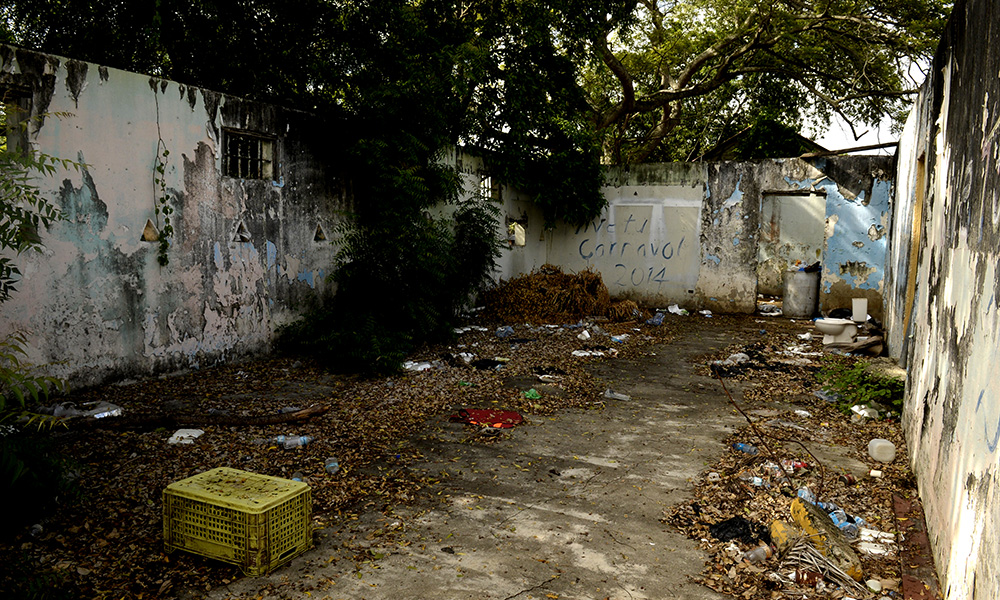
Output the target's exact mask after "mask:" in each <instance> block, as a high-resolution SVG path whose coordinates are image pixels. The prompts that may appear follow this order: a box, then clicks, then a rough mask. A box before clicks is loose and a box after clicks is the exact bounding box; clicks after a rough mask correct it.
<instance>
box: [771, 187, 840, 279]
mask: <svg viewBox="0 0 1000 600" xmlns="http://www.w3.org/2000/svg"><path fill="white" fill-rule="evenodd" d="M760 217H761V218H760V220H761V227H760V244H759V251H758V253H757V259H758V261H759V264H758V265H757V291H758V292H759V293H761V294H771V295H778V296H780V295H782V294H783V293H784V276H785V273H786V272H787V271H788V270H789V269H791V268H795V267H801V266H803V265H811V264H813V263H815V262H818V261H819V260H820V259H821V258H823V242H824V241H825V240H826V231H825V227H824V223H825V222H826V198H825V197H824V196H823V195H821V194H817V193H815V192H809V193H807V194H805V195H802V194H799V195H789V194H765V195H764V198H763V202H762V204H761V215H760Z"/></svg>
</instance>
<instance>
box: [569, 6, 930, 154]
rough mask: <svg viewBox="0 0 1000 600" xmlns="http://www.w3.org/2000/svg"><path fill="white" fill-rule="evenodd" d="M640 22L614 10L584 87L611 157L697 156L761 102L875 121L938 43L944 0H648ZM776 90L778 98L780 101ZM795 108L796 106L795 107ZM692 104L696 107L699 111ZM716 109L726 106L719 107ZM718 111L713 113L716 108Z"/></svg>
mask: <svg viewBox="0 0 1000 600" xmlns="http://www.w3.org/2000/svg"><path fill="white" fill-rule="evenodd" d="M634 6H635V13H633V15H634V16H635V21H634V22H628V21H627V20H622V21H618V20H616V19H615V18H614V17H612V18H609V19H606V20H605V23H604V28H603V32H602V34H601V35H599V36H597V38H596V39H595V42H594V48H595V58H596V59H595V60H593V61H591V63H590V64H589V69H588V72H587V75H586V76H587V80H586V83H585V87H586V89H587V90H588V92H589V100H590V104H591V107H592V109H593V111H594V112H593V118H594V125H595V127H596V128H597V130H598V131H600V132H602V136H603V140H604V147H605V151H606V153H607V156H608V158H609V160H612V161H614V162H631V161H640V162H641V161H645V160H649V159H651V158H654V157H657V156H658V153H659V156H660V157H663V156H664V155H666V156H667V157H673V158H680V157H683V156H686V157H691V156H692V154H693V153H692V152H690V151H689V152H688V153H686V154H685V153H680V154H679V155H678V154H677V153H675V152H672V151H671V150H667V151H663V150H662V147H663V146H665V145H666V146H675V145H678V146H681V147H683V146H685V145H687V146H689V147H694V146H699V145H700V146H704V145H705V144H706V143H708V142H711V141H712V140H716V141H717V140H719V139H723V138H722V137H720V136H718V135H716V136H706V135H705V134H706V133H708V132H711V131H713V130H715V131H718V132H724V131H725V130H726V126H727V125H729V124H730V123H733V122H739V121H742V123H740V124H739V125H738V126H737V128H742V127H743V126H748V125H752V121H754V118H753V115H754V112H753V111H754V110H756V109H757V108H759V107H760V106H761V105H762V104H761V103H762V101H763V105H764V106H768V107H771V108H779V107H780V105H781V104H782V103H783V101H781V100H777V99H776V97H775V96H770V97H765V96H764V94H765V93H767V91H768V90H775V91H777V90H780V91H781V92H783V93H787V94H788V96H787V100H789V101H791V103H790V104H791V105H790V106H786V107H785V108H784V109H782V110H780V111H779V112H781V113H783V114H782V118H780V119H777V122H779V123H782V124H785V125H788V126H792V127H794V126H796V125H798V124H799V122H800V120H801V118H802V116H804V114H805V113H811V114H813V115H816V116H818V117H819V118H820V119H825V118H829V116H830V115H831V114H832V113H834V112H835V113H839V114H841V115H842V116H844V117H845V118H846V120H847V121H848V122H851V123H868V124H876V123H878V121H879V120H880V119H881V118H882V117H883V116H884V115H886V114H892V113H894V112H895V111H898V110H900V108H901V107H902V105H903V103H904V101H905V99H906V98H907V96H908V95H909V94H910V93H912V91H913V90H912V89H909V87H910V86H909V85H908V82H907V80H906V77H905V74H906V69H907V67H908V66H909V65H910V63H911V61H919V60H921V59H926V58H928V57H929V56H930V54H931V52H933V49H934V47H935V46H936V44H937V41H938V39H939V36H940V32H941V31H942V28H943V24H944V18H945V14H946V12H947V9H948V7H949V6H950V5H949V4H947V3H946V2H943V1H942V0H889V1H886V0H860V1H858V0H802V1H799V0H794V1H791V0H768V1H764V2H746V1H742V0H737V1H735V2H734V1H732V0H686V1H679V0H678V1H669V0H638V2H635V3H634ZM776 100H777V102H776ZM789 109H792V111H791V112H789ZM692 111H693V113H694V114H691V112H692ZM713 111H717V112H713ZM710 115H715V116H714V117H713V116H710Z"/></svg>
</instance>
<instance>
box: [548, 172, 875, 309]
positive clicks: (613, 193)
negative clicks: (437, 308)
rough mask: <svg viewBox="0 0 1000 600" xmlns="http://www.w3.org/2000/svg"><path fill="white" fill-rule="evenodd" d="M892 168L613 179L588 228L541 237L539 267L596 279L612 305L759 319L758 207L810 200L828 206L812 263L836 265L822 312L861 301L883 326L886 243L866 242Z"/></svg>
mask: <svg viewBox="0 0 1000 600" xmlns="http://www.w3.org/2000/svg"><path fill="white" fill-rule="evenodd" d="M890 163H891V159H889V158H883V157H849V158H837V159H821V160H817V161H814V162H813V163H812V164H810V163H807V162H805V161H802V160H798V159H792V160H774V161H761V162H756V163H730V162H724V163H672V164H656V165H633V166H631V167H629V168H622V169H611V170H609V171H608V173H607V182H608V185H607V187H606V188H605V191H604V193H605V196H606V197H607V198H608V202H609V206H608V208H607V209H606V210H605V211H604V212H603V213H602V214H601V216H600V217H599V218H598V219H595V220H594V221H592V222H591V223H589V224H587V225H586V226H583V227H565V226H563V227H559V228H556V229H555V230H554V231H551V232H548V233H546V234H545V235H546V239H547V244H548V250H547V253H546V254H545V257H544V258H545V261H547V262H549V263H552V264H556V265H559V266H561V267H563V268H564V269H567V270H570V271H581V270H583V269H587V268H590V269H594V270H595V271H597V272H599V273H601V276H602V277H603V279H604V282H605V284H606V285H607V286H608V289H609V290H610V292H611V294H612V296H615V297H622V298H634V299H636V300H640V301H642V302H645V303H648V304H652V305H659V306H665V305H667V304H670V303H678V304H680V305H682V306H684V307H686V308H689V309H695V308H698V309H701V308H708V309H710V310H714V311H719V312H752V311H754V310H755V308H756V305H757V292H758V273H757V269H758V262H759V259H758V252H759V249H758V243H759V240H760V233H761V231H760V227H761V214H762V211H763V199H764V197H765V196H766V195H782V194H785V195H787V194H801V193H806V194H808V193H810V192H811V193H813V194H814V195H816V196H820V197H823V198H825V200H823V201H822V204H821V207H822V208H820V209H819V211H818V214H816V215H814V219H815V221H816V222H815V223H812V224H811V226H812V228H813V229H814V230H815V231H818V232H819V233H818V235H819V236H820V239H819V246H820V247H819V249H820V251H821V257H820V258H818V259H817V258H815V257H814V258H813V260H812V261H811V262H815V261H816V260H822V261H824V263H825V262H826V261H828V260H829V261H832V262H834V264H832V265H830V266H829V267H828V269H829V272H830V274H829V276H828V277H827V279H828V282H827V285H826V287H825V288H824V289H822V290H821V292H820V306H821V308H822V309H824V310H830V309H832V308H838V307H850V305H851V298H852V297H860V296H865V297H870V298H872V300H870V302H869V303H870V305H871V306H872V310H871V312H872V314H874V315H876V316H878V315H879V310H880V307H881V296H880V293H881V289H882V272H883V268H884V257H885V240H884V239H883V238H884V236H883V235H881V234H880V235H879V236H878V239H876V240H873V239H871V235H870V232H871V231H872V230H873V229H872V226H873V225H875V224H876V223H887V222H888V218H889V215H888V202H889V189H890V186H889V184H888V180H889V177H888V173H887V168H888V166H889V164H890ZM882 227H884V225H882ZM879 231H880V232H881V230H879ZM845 247H846V248H847V250H845ZM813 252H815V250H813ZM810 256H814V255H813V254H810ZM536 261H537V258H536ZM843 263H847V264H848V265H849V267H848V268H845V267H843V266H842V265H843ZM852 264H861V265H865V268H866V269H867V271H866V277H865V278H855V277H853V275H851V273H850V271H849V269H850V265H852ZM845 270H847V272H848V273H847V274H846V275H845V274H843V273H844V271H845Z"/></svg>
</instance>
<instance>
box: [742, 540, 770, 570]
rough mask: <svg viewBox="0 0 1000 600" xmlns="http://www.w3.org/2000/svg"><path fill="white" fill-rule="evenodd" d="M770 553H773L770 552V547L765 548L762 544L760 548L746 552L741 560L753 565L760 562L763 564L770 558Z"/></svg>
mask: <svg viewBox="0 0 1000 600" xmlns="http://www.w3.org/2000/svg"><path fill="white" fill-rule="evenodd" d="M772 553H773V551H772V550H771V547H770V546H766V545H764V544H761V545H760V546H757V547H756V548H754V549H753V550H749V551H747V552H746V553H745V554H744V555H743V560H745V561H747V562H749V563H753V564H755V565H759V564H761V563H762V562H764V561H765V560H767V559H768V558H769V557H770V556H771V554H772Z"/></svg>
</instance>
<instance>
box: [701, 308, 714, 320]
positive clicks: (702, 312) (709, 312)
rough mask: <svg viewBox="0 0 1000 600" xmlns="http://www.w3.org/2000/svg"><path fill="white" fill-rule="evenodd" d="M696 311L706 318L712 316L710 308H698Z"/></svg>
mask: <svg viewBox="0 0 1000 600" xmlns="http://www.w3.org/2000/svg"><path fill="white" fill-rule="evenodd" d="M698 313H699V314H701V315H702V316H704V317H705V318H708V319H711V318H712V311H710V310H699V311H698Z"/></svg>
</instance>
